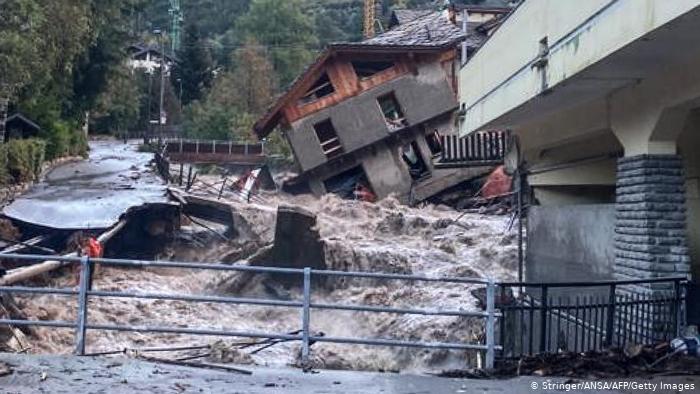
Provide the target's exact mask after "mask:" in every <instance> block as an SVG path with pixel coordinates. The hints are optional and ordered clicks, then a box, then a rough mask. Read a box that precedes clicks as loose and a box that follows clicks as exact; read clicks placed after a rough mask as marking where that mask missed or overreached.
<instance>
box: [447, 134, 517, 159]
mask: <svg viewBox="0 0 700 394" xmlns="http://www.w3.org/2000/svg"><path fill="white" fill-rule="evenodd" d="M508 138H509V132H507V131H484V132H477V133H473V134H470V135H468V136H467V137H464V138H460V137H459V136H457V135H443V136H442V137H441V143H442V154H441V157H440V161H439V162H438V163H436V165H437V164H439V165H441V166H449V165H481V164H483V165H492V164H499V163H502V162H503V157H504V156H505V154H506V152H507V150H508Z"/></svg>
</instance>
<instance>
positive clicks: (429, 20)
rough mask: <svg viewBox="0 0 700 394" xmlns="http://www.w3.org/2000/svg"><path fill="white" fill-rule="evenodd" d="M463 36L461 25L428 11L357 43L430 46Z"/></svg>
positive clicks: (454, 40)
mask: <svg viewBox="0 0 700 394" xmlns="http://www.w3.org/2000/svg"><path fill="white" fill-rule="evenodd" d="M464 38H465V34H464V32H463V31H462V29H461V27H460V26H457V25H454V24H452V23H450V22H449V21H448V20H447V17H446V16H445V15H444V14H443V13H442V12H430V13H427V14H425V15H423V16H418V17H416V18H415V19H413V20H410V21H408V22H405V23H401V24H399V25H397V26H395V27H394V28H392V29H390V30H387V31H386V32H384V33H382V34H379V35H377V36H375V37H373V38H370V39H367V40H364V41H361V42H359V43H358V44H361V45H420V46H431V47H432V46H444V45H449V44H454V43H455V42H457V41H461V40H463V39H464Z"/></svg>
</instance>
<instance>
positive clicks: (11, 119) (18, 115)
mask: <svg viewBox="0 0 700 394" xmlns="http://www.w3.org/2000/svg"><path fill="white" fill-rule="evenodd" d="M14 121H19V122H22V123H24V124H26V125H28V126H29V127H31V128H33V129H35V130H37V131H39V130H41V126H39V125H38V124H36V123H34V122H33V121H32V120H31V119H29V118H27V117H26V116H24V115H23V114H22V113H20V112H15V113H14V114H12V115H10V116H8V117H7V119H6V120H5V123H7V124H9V123H11V122H14Z"/></svg>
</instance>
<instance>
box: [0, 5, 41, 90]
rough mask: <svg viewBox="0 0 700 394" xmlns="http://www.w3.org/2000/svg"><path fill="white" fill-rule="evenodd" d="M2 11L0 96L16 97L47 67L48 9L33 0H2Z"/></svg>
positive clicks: (0, 27)
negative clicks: (44, 34) (44, 32)
mask: <svg viewBox="0 0 700 394" xmlns="http://www.w3.org/2000/svg"><path fill="white" fill-rule="evenodd" d="M0 11H1V13H2V17H0V97H3V98H12V97H13V95H14V94H15V92H16V91H17V90H18V89H20V88H22V87H23V86H24V85H25V84H27V83H28V82H29V81H30V80H31V79H32V77H33V76H34V75H35V74H40V73H42V72H43V71H44V69H45V67H46V65H45V63H44V62H43V61H42V59H41V50H42V46H43V45H42V34H41V29H40V27H41V25H42V24H43V23H44V13H43V12H42V9H41V6H40V4H39V3H38V2H37V1H33V0H0Z"/></svg>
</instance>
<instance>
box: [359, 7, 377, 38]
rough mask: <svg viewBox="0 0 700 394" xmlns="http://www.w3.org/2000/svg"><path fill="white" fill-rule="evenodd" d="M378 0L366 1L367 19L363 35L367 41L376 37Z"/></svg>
mask: <svg viewBox="0 0 700 394" xmlns="http://www.w3.org/2000/svg"><path fill="white" fill-rule="evenodd" d="M377 3H378V1H377V0H365V18H364V28H363V31H362V35H363V36H364V38H365V39H367V38H372V37H374V34H375V30H374V26H375V22H377Z"/></svg>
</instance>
